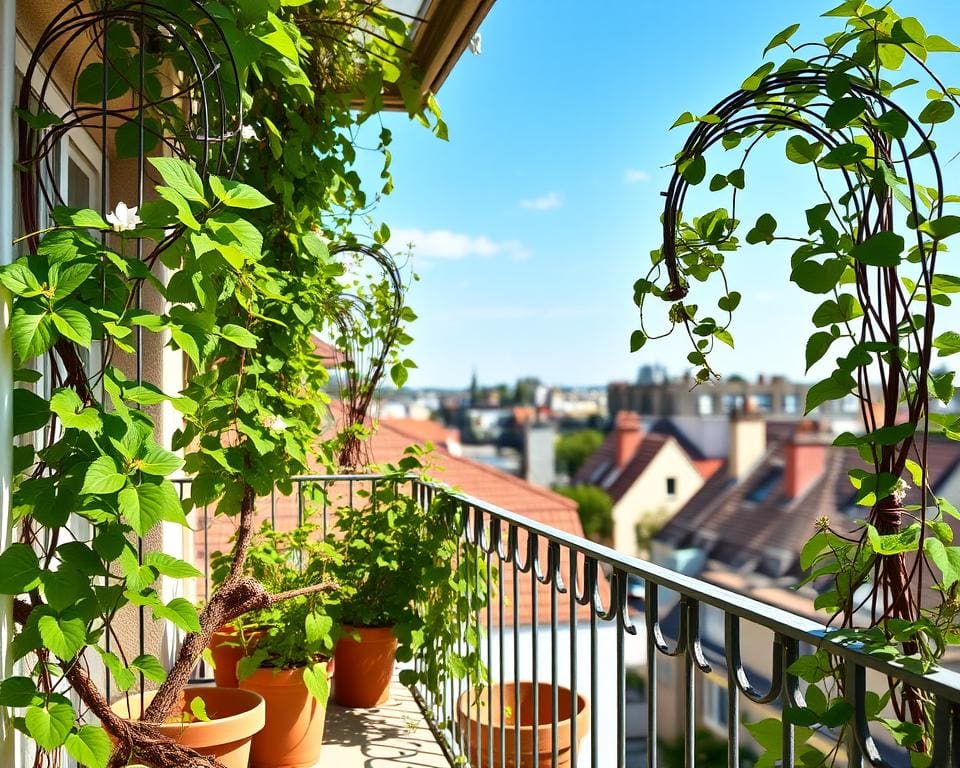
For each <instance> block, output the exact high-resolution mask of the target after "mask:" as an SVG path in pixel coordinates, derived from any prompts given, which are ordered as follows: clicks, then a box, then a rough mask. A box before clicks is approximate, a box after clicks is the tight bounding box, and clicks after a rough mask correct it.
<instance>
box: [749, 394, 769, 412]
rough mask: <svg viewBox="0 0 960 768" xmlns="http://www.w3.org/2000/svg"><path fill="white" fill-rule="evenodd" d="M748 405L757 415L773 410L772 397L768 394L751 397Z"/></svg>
mask: <svg viewBox="0 0 960 768" xmlns="http://www.w3.org/2000/svg"><path fill="white" fill-rule="evenodd" d="M750 404H751V405H752V406H753V407H754V408H755V409H756V410H757V411H758V412H759V413H770V412H771V411H772V410H773V395H771V394H768V393H762V394H758V395H751V396H750Z"/></svg>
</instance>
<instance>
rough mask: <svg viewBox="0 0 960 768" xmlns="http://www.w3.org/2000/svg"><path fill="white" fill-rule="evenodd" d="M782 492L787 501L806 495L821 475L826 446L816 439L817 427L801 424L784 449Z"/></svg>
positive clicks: (825, 459)
mask: <svg viewBox="0 0 960 768" xmlns="http://www.w3.org/2000/svg"><path fill="white" fill-rule="evenodd" d="M784 459H785V464H784V469H783V491H784V494H785V495H786V496H787V498H788V499H797V498H799V497H800V496H802V495H803V494H804V493H806V492H807V491H808V490H809V489H810V486H812V485H813V484H814V483H815V482H816V481H817V480H818V479H819V478H820V476H821V475H822V474H823V470H824V468H825V465H826V461H827V446H826V445H825V444H824V443H823V441H822V440H820V439H819V438H818V428H817V425H816V424H814V423H813V422H810V421H804V422H801V423H800V425H799V426H798V427H797V431H796V433H795V434H794V436H793V439H792V440H791V441H790V442H789V443H787V445H786V446H785V448H784Z"/></svg>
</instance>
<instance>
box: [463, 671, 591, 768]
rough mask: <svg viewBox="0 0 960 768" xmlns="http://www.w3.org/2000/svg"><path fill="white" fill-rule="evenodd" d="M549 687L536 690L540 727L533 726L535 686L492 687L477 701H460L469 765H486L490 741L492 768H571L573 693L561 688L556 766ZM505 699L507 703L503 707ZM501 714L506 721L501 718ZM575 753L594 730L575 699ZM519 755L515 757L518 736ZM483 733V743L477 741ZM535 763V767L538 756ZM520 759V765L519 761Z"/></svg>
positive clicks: (467, 696) (467, 697)
mask: <svg viewBox="0 0 960 768" xmlns="http://www.w3.org/2000/svg"><path fill="white" fill-rule="evenodd" d="M518 685H519V687H520V710H519V718H518V717H517V712H516V711H515V710H516V689H517V686H518ZM552 696H553V695H552V693H551V687H550V684H549V683H539V684H538V685H537V722H536V723H534V722H533V683H529V682H522V681H521V682H520V683H516V684H515V683H505V684H503V685H491V686H488V687H487V688H486V689H484V690H483V691H482V692H481V693H480V695H479V697H476V698H475V697H474V695H473V692H472V691H470V692H467V693H464V694H463V695H462V696H461V697H460V698H459V700H458V701H457V723H458V725H459V727H460V740H461V743H462V744H463V745H464V746H465V747H466V745H467V742H468V741H469V744H470V749H469V751H470V762H471V763H472V764H473V765H479V764H480V760H481V758H482V760H483V765H485V766H486V765H487V763H488V758H489V751H488V750H489V744H490V741H489V739H490V738H491V737H492V739H493V765H492V766H490V768H532V766H533V765H534V764H536V765H538V766H539V768H567V767H568V766H570V765H572V762H571V761H572V758H573V744H572V730H571V723H572V721H573V715H572V712H573V708H572V707H571V701H570V690H569V689H567V688H563V687H562V686H558V687H557V761H556V762H554V761H553V698H552ZM501 697H503V701H502V704H503V706H501ZM501 712H502V713H503V716H502V718H501ZM576 718H577V747H578V748H579V746H580V742H581V740H582V739H583V737H584V736H585V735H586V734H587V731H589V730H590V706H589V704H588V703H587V700H586V698H585V697H583V696H581V695H580V694H577V712H576ZM518 731H519V734H520V754H519V756H518V755H517V754H516V738H517V732H518ZM478 733H479V739H478V738H477V736H478ZM501 738H502V739H503V740H504V744H505V745H506V750H505V751H506V762H505V763H501V761H500V739H501ZM535 753H536V755H537V758H536V762H535V758H534V754H535ZM518 758H519V759H518Z"/></svg>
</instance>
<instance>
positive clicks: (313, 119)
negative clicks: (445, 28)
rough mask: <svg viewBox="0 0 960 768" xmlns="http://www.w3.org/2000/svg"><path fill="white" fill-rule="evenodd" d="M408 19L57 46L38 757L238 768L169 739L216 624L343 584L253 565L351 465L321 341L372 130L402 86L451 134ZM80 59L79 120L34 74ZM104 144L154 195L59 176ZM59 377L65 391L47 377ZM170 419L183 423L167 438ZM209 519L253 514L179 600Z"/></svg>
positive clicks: (148, 22)
mask: <svg viewBox="0 0 960 768" xmlns="http://www.w3.org/2000/svg"><path fill="white" fill-rule="evenodd" d="M408 21H409V19H404V18H402V17H400V16H398V15H396V14H394V13H391V12H390V11H388V10H386V9H385V8H384V7H382V5H381V4H380V3H370V2H366V1H365V0H328V1H327V2H312V3H311V2H303V0H243V1H242V2H241V1H239V0H226V1H225V2H220V3H208V2H203V1H202V0H172V1H171V2H169V3H165V4H162V5H158V4H150V3H143V2H142V1H141V0H112V2H104V3H93V4H91V7H88V6H87V4H85V3H83V2H81V1H80V0H76V1H75V2H71V3H69V4H68V6H67V8H66V9H65V10H64V11H63V13H61V14H60V15H59V16H57V17H56V18H55V19H54V20H53V21H52V22H51V24H50V26H49V27H48V28H47V29H46V30H45V31H44V33H43V35H42V36H41V38H40V43H39V44H38V46H37V52H36V55H35V56H34V60H33V61H32V62H31V64H30V67H29V70H30V71H29V72H28V76H27V77H25V78H24V87H23V90H22V92H21V99H20V110H19V112H18V115H19V121H20V122H19V130H20V149H21V154H20V164H19V166H18V171H19V174H20V181H21V185H20V188H21V192H22V198H23V225H24V230H25V234H24V237H23V238H22V239H21V247H23V248H25V249H26V254H25V255H24V256H22V257H21V258H19V259H18V260H17V261H16V262H14V263H13V264H12V265H10V266H9V267H6V268H4V269H3V270H2V272H0V281H2V283H3V285H4V286H5V287H6V288H7V290H9V292H10V293H11V294H12V296H13V313H12V317H11V322H10V338H11V341H12V345H13V351H14V356H15V358H16V364H17V365H18V370H17V372H16V379H17V382H18V384H17V387H16V389H15V390H14V396H13V400H14V422H15V432H16V433H17V435H18V444H17V446H16V450H15V464H16V466H15V474H16V478H15V483H14V489H13V510H14V516H15V522H16V524H17V526H18V532H19V541H18V542H17V543H15V544H13V545H12V546H11V547H9V548H8V549H7V550H5V551H4V552H2V553H0V593H3V594H6V595H12V596H14V618H15V621H16V623H17V632H16V635H15V637H14V640H13V646H12V653H13V656H14V657H15V659H17V660H20V661H21V665H22V670H23V673H22V674H20V675H18V676H15V677H11V678H9V679H7V680H4V681H3V682H2V683H0V705H3V706H6V707H11V708H14V709H15V714H16V717H15V721H14V722H15V724H16V726H17V727H18V728H19V729H20V730H21V731H22V732H23V733H25V734H26V735H27V736H28V737H29V738H30V739H32V740H33V742H35V744H36V746H37V748H38V750H37V759H36V763H37V765H42V764H44V763H49V764H57V761H58V760H59V756H60V754H61V751H62V750H63V749H65V750H66V752H67V753H69V755H70V756H71V757H73V758H74V759H75V760H77V761H78V762H79V763H80V764H82V765H85V766H91V767H94V768H103V767H104V766H108V765H109V766H111V768H113V767H118V766H123V765H127V764H128V763H133V762H138V763H144V764H147V765H149V766H152V767H153V768H173V767H174V766H183V765H191V766H208V767H210V768H212V767H213V766H218V765H219V763H218V762H217V761H216V760H215V759H213V758H210V757H206V756H201V755H199V754H197V753H196V752H194V751H193V750H191V749H189V748H187V747H183V746H181V745H179V744H176V743H175V742H173V741H171V740H170V739H168V738H166V737H164V736H162V735H161V734H160V733H159V731H158V730H157V728H156V725H155V724H157V723H161V722H163V721H164V720H165V718H166V717H167V716H168V714H169V713H170V711H171V710H172V709H173V707H174V706H175V704H176V702H177V699H178V695H179V693H180V692H181V691H182V690H183V687H184V685H185V684H186V682H187V680H188V678H189V676H190V674H191V672H192V670H193V668H194V666H195V665H196V663H197V662H198V660H199V659H200V657H201V654H202V652H203V650H204V648H205V647H206V645H207V643H208V641H209V639H210V635H211V633H212V631H213V630H214V629H216V628H217V627H219V626H220V625H221V624H223V623H224V622H226V621H229V620H230V619H233V618H236V617H237V616H239V615H241V614H243V613H245V612H247V611H250V610H262V609H265V608H267V607H269V606H272V605H275V604H277V603H278V602H281V601H283V600H286V599H290V598H293V597H298V596H301V595H303V594H305V593H306V592H308V591H310V590H314V589H322V588H325V586H326V585H322V584H321V585H314V586H311V587H308V588H304V589H294V590H292V591H288V592H283V593H281V594H269V593H268V592H267V591H266V589H265V588H264V587H263V585H262V584H260V583H258V582H257V581H256V580H254V579H251V578H249V577H248V576H246V575H245V574H246V571H245V568H244V566H245V563H246V556H247V552H248V548H249V546H250V540H251V536H252V534H253V517H254V512H255V505H256V499H257V497H258V496H259V495H263V494H265V493H268V492H269V491H270V490H271V489H272V488H273V487H274V486H279V488H280V489H281V490H284V489H287V490H288V489H289V488H290V478H291V476H292V475H294V474H297V473H301V472H303V471H305V470H306V469H307V468H308V462H310V460H311V456H313V455H314V454H319V457H320V460H321V461H322V462H327V463H329V462H331V461H332V456H333V450H332V449H331V448H330V447H329V446H326V445H324V444H322V443H321V441H320V438H319V436H320V435H321V434H322V429H321V427H322V426H323V424H324V420H325V418H326V416H327V413H328V409H327V397H326V396H325V394H324V392H323V387H324V385H325V384H326V382H327V376H326V373H325V371H324V368H323V366H322V363H321V361H320V360H319V358H318V357H317V356H316V354H315V351H314V345H313V343H312V337H311V334H312V332H313V331H314V330H315V329H317V328H319V327H321V326H322V325H323V323H324V321H325V319H326V318H325V315H324V312H325V310H326V308H328V307H329V306H330V304H331V300H332V297H334V296H336V295H337V294H338V292H339V291H340V289H341V288H340V284H339V283H338V281H337V277H338V276H340V275H342V274H343V272H344V267H343V265H342V264H341V263H339V262H338V260H337V259H336V257H335V255H332V253H331V251H332V250H333V249H331V248H330V247H329V246H328V243H329V242H331V241H347V242H349V243H351V244H355V243H356V242H357V241H358V240H359V239H362V238H360V237H359V236H357V235H354V234H351V233H350V229H351V227H352V226H353V225H355V224H357V223H358V222H362V221H363V219H360V218H358V214H363V216H364V217H369V215H370V208H371V205H372V203H373V202H374V199H371V198H370V197H368V191H367V189H366V188H365V186H364V184H363V182H362V180H361V178H360V176H359V174H358V173H357V171H356V170H355V169H354V164H355V161H356V154H357V149H356V131H357V127H358V125H359V124H361V123H363V122H365V121H367V120H368V119H370V118H371V117H372V116H373V115H375V114H376V113H377V111H378V110H379V109H380V108H381V107H382V105H383V95H382V94H383V92H384V91H385V90H386V89H395V90H396V91H397V92H399V93H400V94H401V95H402V97H403V99H404V101H405V103H406V105H407V107H408V110H409V112H410V115H411V116H412V117H415V118H417V119H418V120H420V121H421V122H423V123H424V124H426V125H428V126H430V127H432V128H433V130H434V132H435V133H437V134H438V135H441V136H442V135H444V134H445V126H444V125H443V123H442V121H441V120H440V117H439V108H438V107H437V105H436V102H435V101H434V99H433V97H432V96H430V95H424V94H422V93H421V88H420V80H419V78H418V75H417V73H416V72H415V71H414V69H413V67H412V65H411V63H410V61H409V52H408V50H407V49H406V43H407V28H408V25H407V22H408ZM91 40H92V41H93V43H91ZM78 41H79V42H78ZM72 44H77V45H79V46H80V47H81V49H82V51H83V53H82V55H81V57H80V60H81V62H82V63H81V68H80V70H79V71H78V72H77V76H76V78H75V79H74V81H73V83H72V84H71V88H72V93H71V94H70V98H69V101H70V102H71V103H70V108H69V110H68V111H67V113H65V114H53V113H51V112H50V111H49V110H48V109H46V107H45V106H44V104H45V98H44V92H45V89H46V88H47V87H48V85H49V81H47V82H46V83H45V84H44V85H43V86H42V88H41V89H40V93H37V94H35V93H31V88H32V84H33V83H34V80H35V78H34V77H33V73H34V69H35V67H38V66H39V62H40V60H41V58H42V57H43V56H44V55H46V56H47V58H48V60H50V59H52V60H54V61H56V60H57V59H58V58H59V57H60V55H62V53H63V51H64V50H65V48H66V47H67V46H69V45H72ZM38 104H39V106H38ZM84 129H85V130H87V131H90V132H96V133H97V135H98V136H102V138H103V139H104V140H105V141H106V142H107V145H108V146H107V147H105V149H107V150H109V151H110V152H111V153H112V154H113V155H114V156H116V157H117V158H118V160H123V159H129V160H130V161H131V163H132V165H131V166H130V167H131V168H133V167H136V169H137V172H136V173H135V174H133V175H134V176H135V177H137V178H135V179H134V184H133V187H137V186H139V188H140V191H139V192H138V193H137V197H138V199H137V200H136V201H135V202H134V201H132V200H129V199H128V200H127V201H125V202H122V203H120V202H118V203H117V204H116V205H115V206H113V205H111V206H105V207H110V208H112V209H113V210H111V211H109V212H108V211H107V210H102V211H100V212H97V211H93V210H78V209H73V208H69V207H67V206H65V205H63V199H64V197H65V195H64V194H63V193H62V191H61V190H59V189H57V188H56V185H55V183H52V182H50V179H49V174H48V173H47V172H46V169H48V167H49V163H50V162H52V160H51V158H52V156H53V154H52V153H54V152H55V150H56V147H57V143H58V142H59V141H62V140H64V139H65V138H66V137H67V136H69V132H70V131H72V130H84ZM389 143H390V135H389V131H386V130H383V131H382V132H381V133H380V138H379V146H378V147H376V149H375V150H374V151H377V152H379V153H380V155H381V157H382V158H383V166H382V173H381V181H382V184H381V186H380V187H379V189H378V191H377V192H376V194H386V193H389V191H390V189H391V187H392V181H391V178H390V172H389V161H390V155H389V150H388V148H387V147H388V145H389ZM144 189H147V190H152V191H153V192H155V195H156V196H155V199H147V197H148V195H146V194H145V193H144V191H143V190H144ZM149 197H151V198H153V195H152V194H151V195H149ZM104 199H105V200H106V199H107V198H106V196H104ZM44 208H52V214H51V221H50V224H49V226H46V227H44V228H43V229H42V230H41V229H40V224H39V222H40V218H41V217H40V213H41V211H42V210H43V209H44ZM370 247H372V248H375V249H379V248H381V247H382V243H379V242H376V240H374V242H373V244H372V246H370ZM378 331H379V329H374V333H377V332H378ZM165 345H167V346H169V347H171V348H172V349H173V350H175V351H178V352H180V353H182V355H183V356H184V358H185V360H186V363H185V364H186V367H187V375H186V376H185V380H186V383H185V384H184V386H183V387H182V389H179V390H175V391H164V390H162V389H160V387H159V386H157V384H156V382H151V381H149V380H148V379H147V377H145V376H144V375H143V365H144V363H145V362H147V356H148V355H149V354H152V355H154V356H159V350H160V349H162V348H163V347H164V346H165ZM150 350H153V352H152V353H151V352H150ZM41 363H45V365H43V366H42V365H41ZM42 368H45V369H46V370H47V371H48V373H47V383H48V388H49V392H48V391H46V390H45V389H44V388H42V387H38V386H35V385H36V384H37V383H38V380H39V379H40V374H39V372H38V371H40V370H41V369H42ZM159 407H164V408H172V409H175V411H176V412H177V413H178V415H179V418H180V419H181V420H182V427H181V428H180V429H178V430H177V431H176V433H175V434H174V436H173V439H172V442H170V444H167V445H161V444H160V442H158V434H159V433H158V430H157V423H156V412H157V409H158V408H159ZM181 468H183V470H184V471H186V472H187V473H189V474H190V475H191V477H192V480H193V482H192V483H191V485H190V488H191V490H190V494H189V496H188V497H187V498H184V499H181V497H180V494H179V493H178V491H177V489H176V487H175V486H174V484H173V483H172V482H171V480H170V476H171V475H172V474H174V473H176V472H177V471H178V470H180V469H181ZM199 505H208V506H209V507H210V508H211V509H213V510H215V512H216V514H217V515H228V516H231V517H232V518H233V519H234V521H235V523H236V527H237V536H236V539H235V544H234V547H233V550H232V553H231V562H230V568H229V571H228V573H227V574H226V575H225V576H224V578H223V580H222V582H221V584H220V586H219V588H218V589H217V590H216V591H214V592H213V593H212V594H211V595H210V596H209V599H208V600H207V601H206V602H205V603H204V605H203V606H202V608H201V609H199V610H198V607H197V606H195V605H193V604H192V603H191V602H189V601H188V600H186V599H185V598H182V597H177V598H174V599H172V600H164V599H163V598H162V597H161V593H160V590H159V580H160V579H161V578H162V579H168V580H177V579H191V578H194V577H196V576H198V575H199V573H198V572H197V570H196V569H195V568H194V567H193V566H192V565H191V564H189V563H187V562H184V561H182V560H179V559H177V558H175V557H173V556H171V555H168V554H166V553H163V552H159V551H154V550H153V549H152V548H151V547H149V546H147V541H148V539H149V538H150V537H155V536H157V534H158V528H159V526H160V525H161V524H163V523H172V524H176V525H181V526H186V525H187V514H188V513H189V512H190V510H191V508H192V507H195V506H199ZM122 611H124V612H130V611H134V612H136V611H139V613H140V616H141V620H145V621H146V622H148V623H149V622H150V621H151V620H152V621H166V622H170V623H171V624H172V625H173V626H175V627H177V628H178V629H179V630H180V632H181V633H182V635H183V638H182V642H181V643H180V645H179V649H178V652H177V655H176V658H175V660H174V662H173V665H172V668H171V669H170V670H169V671H167V670H165V669H164V667H163V666H162V665H161V663H160V660H159V659H157V658H156V657H154V656H153V655H151V654H150V653H149V652H147V651H143V652H142V653H139V654H138V655H136V656H135V657H134V656H133V654H131V653H130V650H129V647H127V646H125V645H124V643H122V642H121V640H120V637H119V636H118V633H117V625H118V622H119V621H120V620H121V618H120V617H121V616H122V615H124V614H121V612H122ZM127 615H128V616H129V613H128V614H127ZM134 615H135V614H134ZM141 650H143V649H141ZM94 659H97V660H99V662H100V663H101V664H102V665H103V667H104V668H105V669H106V670H107V673H108V675H109V682H108V684H107V685H108V686H109V687H107V688H106V689H105V687H104V686H103V685H102V684H101V683H100V682H99V681H97V680H95V679H94V673H93V671H92V670H93V660H94ZM143 678H146V679H148V680H150V681H152V682H154V683H156V684H157V686H158V691H157V694H156V696H155V697H154V698H153V699H152V702H151V703H150V704H149V706H148V707H147V708H146V710H145V711H144V712H143V715H142V717H141V719H140V720H139V721H136V722H130V721H126V720H123V719H121V718H120V717H118V716H117V715H116V714H114V713H113V712H112V711H111V709H110V707H109V703H108V697H109V691H114V692H115V691H128V690H130V689H131V688H133V687H134V686H135V685H136V684H137V681H138V680H143ZM71 693H72V694H73V696H71ZM88 716H92V717H93V718H94V719H95V720H99V722H100V724H101V725H94V724H92V722H94V720H91V719H90V718H89V717H88Z"/></svg>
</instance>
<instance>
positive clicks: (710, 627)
mask: <svg viewBox="0 0 960 768" xmlns="http://www.w3.org/2000/svg"><path fill="white" fill-rule="evenodd" d="M723 616H724V614H723V609H722V608H716V607H714V606H712V605H706V604H703V603H701V605H700V636H701V638H702V639H703V641H704V642H706V643H707V644H709V645H713V646H716V647H718V648H723V646H724V640H725V635H726V631H725V629H724V621H723Z"/></svg>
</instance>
